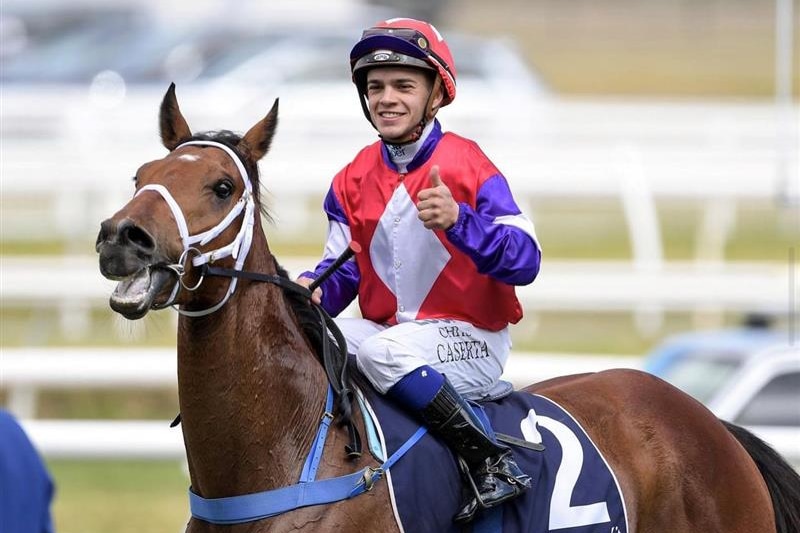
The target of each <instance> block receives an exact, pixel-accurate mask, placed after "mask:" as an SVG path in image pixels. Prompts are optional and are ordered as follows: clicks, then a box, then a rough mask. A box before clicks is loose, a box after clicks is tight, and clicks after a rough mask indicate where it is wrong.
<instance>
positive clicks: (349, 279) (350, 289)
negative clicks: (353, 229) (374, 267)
mask: <svg viewBox="0 0 800 533" xmlns="http://www.w3.org/2000/svg"><path fill="white" fill-rule="evenodd" d="M324 209H325V213H326V214H327V216H328V221H329V223H330V224H331V225H332V227H337V226H338V227H342V226H343V227H344V228H347V227H348V226H347V217H346V216H345V213H344V209H342V206H341V204H340V203H339V201H338V200H337V198H336V195H335V194H334V192H333V188H332V187H331V189H330V190H328V194H327V196H326V197H325V202H324ZM345 231H346V232H349V229H345ZM348 242H349V239H347V238H343V237H342V236H341V234H338V233H334V232H333V231H329V232H328V241H327V242H326V243H325V259H323V260H322V261H320V262H319V264H318V265H317V266H316V268H315V269H314V271H313V272H303V273H302V274H301V276H303V277H306V278H312V279H317V278H318V277H319V276H320V274H322V272H323V271H324V270H325V269H326V268H327V267H328V265H330V264H331V263H333V262H334V261H335V260H336V257H338V256H339V254H341V253H342V252H343V251H344V249H345V247H346V246H347V244H348ZM360 279H361V274H360V272H359V270H358V263H356V262H355V260H350V261H347V262H346V263H345V264H343V265H342V266H341V267H339V268H338V269H337V270H336V272H334V273H333V274H332V275H331V277H329V278H328V279H326V280H325V281H323V282H322V285H321V286H320V288H321V289H322V307H323V309H325V311H327V312H328V314H330V315H331V316H336V315H338V314H339V313H341V312H342V311H343V310H344V309H345V308H346V307H347V306H348V305H350V302H352V301H353V300H354V299H355V297H356V296H357V295H358V285H359V281H360Z"/></svg>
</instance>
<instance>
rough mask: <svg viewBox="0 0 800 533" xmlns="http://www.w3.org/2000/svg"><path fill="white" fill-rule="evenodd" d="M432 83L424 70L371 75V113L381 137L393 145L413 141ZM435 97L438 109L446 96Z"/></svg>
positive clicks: (388, 69) (371, 72)
mask: <svg viewBox="0 0 800 533" xmlns="http://www.w3.org/2000/svg"><path fill="white" fill-rule="evenodd" d="M431 85H432V82H431V79H430V77H429V76H428V75H427V74H426V73H425V71H424V70H421V69H416V68H407V67H382V68H373V69H370V70H369V72H368V73H367V99H368V102H369V113H370V116H371V117H372V121H373V123H374V124H375V127H376V128H377V130H378V132H379V133H380V134H381V137H382V138H383V139H384V140H385V141H387V142H389V143H393V144H400V143H403V142H407V141H409V140H411V139H412V137H413V134H414V132H415V130H416V129H417V126H418V125H419V123H420V121H421V120H422V115H423V113H424V112H425V105H426V103H427V102H428V96H429V95H430V91H431ZM437 93H438V94H436V95H434V96H433V104H434V106H435V107H434V108H437V107H438V106H439V104H440V103H441V100H442V92H441V91H437Z"/></svg>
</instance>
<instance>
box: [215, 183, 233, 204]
mask: <svg viewBox="0 0 800 533" xmlns="http://www.w3.org/2000/svg"><path fill="white" fill-rule="evenodd" d="M214 194H216V195H217V196H218V197H219V198H221V199H223V200H224V199H225V198H228V197H229V196H230V195H231V194H233V183H231V182H230V181H228V180H222V181H220V182H218V183H217V184H216V185H214Z"/></svg>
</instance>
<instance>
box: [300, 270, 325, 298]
mask: <svg viewBox="0 0 800 533" xmlns="http://www.w3.org/2000/svg"><path fill="white" fill-rule="evenodd" d="M313 282H314V280H313V279H311V278H304V277H303V276H300V277H299V278H297V284H298V285H302V286H303V287H305V288H306V289H307V288H308V286H309V285H311V284H312V283H313ZM311 301H312V302H314V303H315V304H317V305H319V304H320V303H321V302H322V289H320V288H319V287H317V288H316V289H314V292H312V293H311Z"/></svg>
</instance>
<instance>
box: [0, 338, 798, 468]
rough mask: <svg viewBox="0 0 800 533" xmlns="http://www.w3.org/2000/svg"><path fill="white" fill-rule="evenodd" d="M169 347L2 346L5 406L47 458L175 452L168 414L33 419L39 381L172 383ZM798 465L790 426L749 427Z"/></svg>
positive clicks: (529, 366)
mask: <svg viewBox="0 0 800 533" xmlns="http://www.w3.org/2000/svg"><path fill="white" fill-rule="evenodd" d="M176 359H177V358H176V354H175V350H174V349H172V348H160V349H129V350H120V349H115V348H71V349H66V348H64V349H61V348H50V349H32V348H25V349H5V350H4V351H3V357H2V367H1V368H2V388H3V390H4V391H5V392H6V394H7V397H8V404H9V408H10V409H11V410H12V412H14V413H15V414H16V415H17V416H18V417H20V418H21V420H22V425H23V427H24V428H25V430H26V431H27V433H28V434H29V435H30V437H31V440H32V441H33V442H34V444H35V445H36V447H37V448H38V449H39V450H40V451H41V452H42V453H43V454H44V455H45V456H47V457H48V458H70V459H76V458H82V459H122V458H145V459H183V458H185V453H184V448H183V440H182V433H181V430H180V429H179V428H170V427H169V422H170V421H169V420H40V419H36V418H35V417H34V415H35V410H36V396H37V395H38V393H39V392H40V391H42V390H46V389H67V390H70V389H92V388H100V389H103V388H106V389H115V390H117V389H136V388H146V389H158V388H175V387H176V386H177V378H176V373H177V363H176ZM640 367H641V359H640V358H638V357H629V356H618V355H589V354H557V353H514V354H512V356H511V357H510V358H509V361H508V364H507V366H506V371H505V373H504V375H503V378H504V379H506V380H508V381H510V382H511V383H513V384H514V386H515V387H516V388H521V387H524V386H526V385H528V384H531V383H535V382H538V381H542V380H545V379H549V378H551V377H556V376H562V375H570V374H579V373H582V372H596V371H601V370H605V369H609V368H640ZM750 429H751V430H753V431H754V432H756V434H758V435H759V436H761V437H762V438H764V439H767V441H768V442H770V443H771V444H772V445H773V446H774V447H775V448H776V449H777V450H778V451H779V452H780V453H781V454H782V455H784V457H786V458H787V459H789V460H790V461H791V462H792V463H793V464H795V465H798V466H800V447H798V446H797V430H793V429H790V428H785V430H782V429H781V428H764V427H758V428H750Z"/></svg>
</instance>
